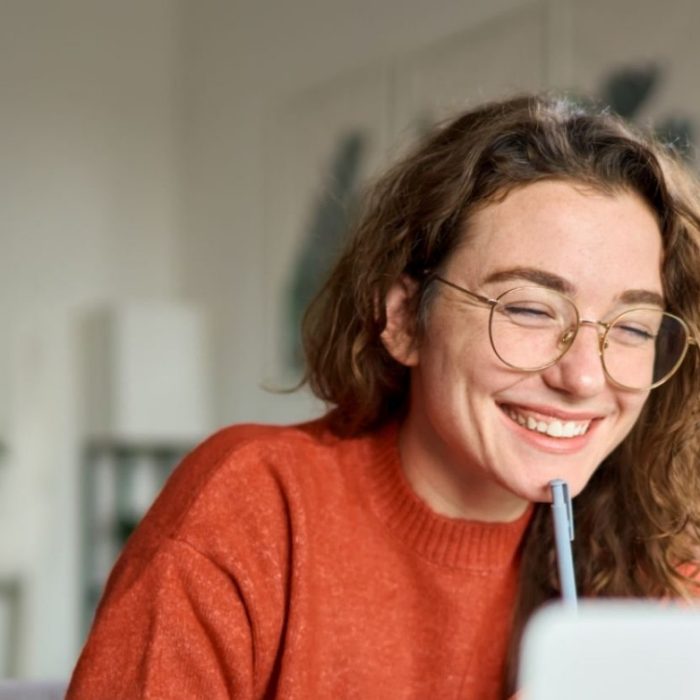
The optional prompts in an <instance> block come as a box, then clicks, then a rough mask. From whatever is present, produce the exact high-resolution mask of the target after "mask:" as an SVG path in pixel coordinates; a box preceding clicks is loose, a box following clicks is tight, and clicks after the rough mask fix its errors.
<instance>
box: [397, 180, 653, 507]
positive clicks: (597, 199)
mask: <svg viewBox="0 0 700 700" xmlns="http://www.w3.org/2000/svg"><path fill="white" fill-rule="evenodd" d="M661 260H662V241H661V235H660V232H659V228H658V224H657V222H656V219H655V217H654V215H653V213H652V212H651V210H650V209H649V208H648V206H647V205H646V204H645V203H644V202H643V201H642V200H641V199H640V198H639V197H638V196H637V195H635V194H632V193H627V192H623V193H618V194H615V195H607V194H602V193H600V192H596V191H594V190H591V189H586V188H585V187H583V186H581V185H578V184H573V183H567V182H554V181H549V182H541V183H536V184H532V185H527V186H525V187H522V188H519V189H516V190H514V191H513V192H511V193H510V194H509V195H508V196H507V197H506V198H505V199H504V200H503V201H502V202H499V203H495V204H491V205H489V206H487V207H485V208H483V209H482V210H480V211H479V212H477V213H476V214H475V215H474V216H473V218H472V220H471V221H470V222H469V224H468V226H467V230H466V234H465V242H464V244H463V245H462V246H460V248H458V249H457V250H456V251H455V253H454V254H453V255H452V257H451V258H450V260H449V261H448V262H447V264H446V265H445V267H444V269H443V270H442V271H441V274H442V275H443V276H444V277H446V278H447V279H449V280H450V281H453V282H455V283H456V284H459V285H461V286H463V287H466V288H467V289H470V290H471V291H474V292H477V293H480V294H483V295H486V296H489V297H492V298H493V297H496V296H498V295H499V294H501V293H502V292H504V291H506V290H507V289H511V288H513V287H517V286H521V285H529V284H532V282H531V281H529V280H523V279H517V278H513V279H507V280H499V281H497V282H486V280H487V278H488V277H490V276H491V275H492V273H494V272H496V271H501V270H509V269H513V268H522V267H527V268H533V269H537V270H542V271H544V272H546V273H549V274H552V275H556V276H558V277H560V278H562V279H563V280H565V281H566V283H567V285H568V286H569V287H570V288H571V289H570V294H569V295H570V296H571V298H572V299H573V300H574V302H575V303H576V305H577V306H578V308H579V312H580V314H581V317H582V318H585V319H593V320H605V319H608V318H611V317H612V316H613V315H615V314H616V313H618V312H620V311H622V310H623V309H624V308H627V306H626V305H625V304H624V303H623V302H622V301H621V298H620V297H621V296H622V295H623V294H624V293H625V292H629V291H630V290H644V291H649V292H656V293H658V294H662V284H661ZM437 291H438V293H437V295H436V296H435V298H434V299H433V301H432V304H431V307H430V309H429V313H428V319H427V328H426V333H425V337H424V339H423V340H422V342H421V343H420V344H418V345H416V344H410V343H400V342H395V339H394V340H392V337H394V336H395V335H396V333H393V331H392V329H397V328H398V329H400V328H401V327H402V326H401V317H400V314H399V313H398V312H397V311H396V310H397V309H400V308H401V302H402V299H403V298H405V295H406V294H407V293H408V289H407V287H406V286H405V285H401V284H397V285H396V286H395V287H394V288H393V289H392V291H391V293H390V295H389V298H388V302H387V313H388V319H389V323H388V329H387V331H386V332H385V337H384V341H385V344H386V345H387V348H388V349H389V351H390V352H391V353H392V354H393V355H394V357H395V358H396V359H397V360H399V361H400V362H402V363H403V364H405V365H407V366H409V367H410V368H411V402H410V408H409V412H408V416H407V418H406V420H405V422H404V424H403V426H402V429H401V433H400V447H401V456H402V460H403V467H404V470H405V473H406V476H407V478H408V479H409V481H410V482H411V484H412V485H413V488H414V489H415V490H416V492H417V493H418V494H419V495H420V496H421V497H422V498H423V499H424V500H425V501H426V502H427V503H428V504H429V505H430V506H431V507H432V508H433V509H434V510H436V511H438V512H440V513H443V514H445V515H448V516H451V517H466V518H471V519H478V520H487V521H507V520H513V519H514V518H516V517H517V516H518V515H519V514H520V513H522V512H523V511H524V509H525V507H526V505H527V502H529V501H546V500H549V496H548V491H547V484H548V482H549V481H550V480H551V479H554V478H557V477H560V478H563V479H565V480H566V481H567V482H568V483H569V486H570V488H571V492H572V494H574V495H575V494H577V493H579V492H580V491H581V490H582V489H583V488H584V486H585V484H586V482H587V481H588V479H589V478H590V476H591V475H592V474H593V472H594V471H595V469H596V468H597V467H598V465H599V464H600V463H601V461H602V460H603V459H604V458H605V457H606V456H607V455H608V454H609V453H610V452H611V451H612V450H613V449H614V448H615V447H616V446H617V445H618V444H619V443H620V442H621V441H622V439H623V438H624V437H625V436H626V435H627V434H628V432H629V431H630V429H631V428H632V426H633V424H634V422H635V421H636V419H637V417H638V416H639V413H640V411H641V409H642V407H643V405H644V402H645V401H646V398H647V396H648V392H631V391H625V390H622V389H619V388H618V387H616V386H614V385H612V384H611V383H610V382H609V381H608V380H607V379H606V377H605V374H604V373H603V368H602V366H601V362H600V357H599V354H598V342H597V330H596V329H595V328H592V327H590V326H585V327H583V328H582V329H581V330H580V332H579V334H578V336H577V338H576V340H575V342H574V344H573V346H572V348H571V349H570V350H569V352H568V353H567V354H566V355H565V356H564V358H562V359H561V360H560V361H559V363H557V364H556V365H554V366H552V367H550V368H548V369H546V370H542V371H540V372H535V373H527V372H520V371H517V370H513V369H511V368H509V367H507V366H505V365H504V364H503V363H502V362H501V361H500V360H499V359H498V358H497V357H496V355H495V353H494V352H493V349H492V347H491V344H490V341H489V338H488V315H489V312H488V309H487V308H485V307H483V306H478V305H475V304H473V303H471V302H470V301H469V300H468V299H467V298H466V297H465V296H464V295H462V294H460V293H459V292H458V291H456V290H452V289H450V288H449V287H445V286H444V285H440V289H439V290H437ZM392 333H393V335H392ZM503 407H508V408H512V409H514V410H516V411H519V412H524V413H537V414H541V415H543V416H547V415H552V416H555V417H559V418H562V419H566V418H571V419H574V420H578V419H587V418H588V417H590V418H592V419H593V420H592V423H591V427H590V429H589V430H588V432H587V433H586V435H585V436H583V437H581V438H576V439H575V440H569V441H568V444H566V445H564V443H565V442H566V439H563V438H562V439H557V438H553V437H547V436H541V435H537V434H535V433H529V431H527V430H526V429H525V428H523V427H522V426H519V425H517V423H516V422H515V421H513V420H512V418H511V417H509V415H507V413H506V412H505V411H504V410H503Z"/></svg>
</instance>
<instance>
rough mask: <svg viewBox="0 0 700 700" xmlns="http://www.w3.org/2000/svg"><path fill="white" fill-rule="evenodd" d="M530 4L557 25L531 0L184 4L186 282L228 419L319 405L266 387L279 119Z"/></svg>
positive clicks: (545, 6)
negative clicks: (333, 87) (295, 106)
mask: <svg viewBox="0 0 700 700" xmlns="http://www.w3.org/2000/svg"><path fill="white" fill-rule="evenodd" d="M563 2H564V4H566V2H567V0H563ZM559 4H561V2H559ZM530 5H534V6H536V7H538V8H542V12H543V21H545V22H546V21H548V14H549V13H550V9H549V8H550V3H548V2H534V3H533V2H525V1H524V0H497V1H493V0H479V1H478V2H463V1H461V0H454V1H452V0H449V1H447V0H442V1H441V2H438V3H436V2H434V0H410V1H407V0H381V2H377V1H376V0H356V1H355V0H354V1H353V2H348V1H347V0H325V1H324V2H318V0H300V1H298V2H294V3H276V4H275V5H274V7H273V6H272V5H271V4H269V3H261V2H253V1H251V2H224V1H222V0H204V1H203V2H197V3H185V4H184V6H183V10H184V12H183V26H184V27H185V28H186V31H185V33H184V44H183V56H184V61H183V62H184V65H185V67H186V70H185V74H184V75H185V80H184V88H185V93H184V94H185V105H186V120H185V125H184V127H185V133H186V138H185V153H184V169H183V173H184V178H185V186H184V190H183V192H184V199H183V202H184V203H185V207H184V210H183V215H184V218H183V227H182V228H181V231H182V233H183V237H182V241H181V244H182V245H181V251H182V257H181V264H182V275H181V279H182V281H183V284H184V289H185V290H186V291H187V293H188V294H189V295H192V296H194V297H196V298H198V299H201V300H203V301H204V302H205V303H206V304H207V305H208V306H209V307H210V308H211V309H212V312H213V313H214V314H215V317H216V318H217V319H218V323H217V324H216V325H217V338H216V340H217V342H216V348H217V355H216V357H215V358H214V359H215V363H216V364H215V366H216V371H217V381H216V384H217V386H219V387H220V392H219V393H218V395H217V397H216V400H217V408H218V416H219V419H220V421H221V422H229V421H234V420H266V421H286V420H292V419H297V418H301V417H303V416H306V415H309V414H310V413H311V412H313V411H314V410H318V407H315V406H314V404H313V403H312V402H310V401H308V400H306V399H305V398H304V397H303V395H302V396H300V395H293V396H280V395H274V394H270V393H269V392H265V391H263V390H262V389H261V388H260V383H261V382H262V381H263V379H264V378H265V374H266V372H265V368H264V357H265V355H266V353H265V352H264V351H261V349H262V348H264V345H265V342H266V337H267V334H266V329H265V324H266V323H272V322H273V321H272V319H270V318H269V316H266V315H265V314H263V315H261V308H260V304H261V300H263V299H265V296H266V283H267V282H268V280H266V279H264V277H263V271H264V270H265V264H264V254H265V250H266V247H265V246H266V242H265V235H266V231H265V225H266V224H265V217H266V211H265V202H264V192H265V188H266V173H265V167H264V161H265V156H266V146H267V145H266V141H265V138H266V134H265V127H266V124H267V122H268V121H269V119H270V117H271V115H272V114H273V113H274V112H275V110H279V109H280V108H281V106H282V105H284V103H285V101H286V100H289V99H294V96H296V95H298V94H299V93H300V92H303V91H304V90H312V89H313V88H314V87H315V86H318V85H326V84H329V83H330V84H332V83H333V82H334V81H336V80H343V79H344V78H346V77H347V76H348V74H352V73H353V72H355V71H357V70H358V69H361V68H363V67H368V68H370V69H371V67H372V66H378V65H381V64H386V63H387V62H391V61H392V60H394V59H396V58H398V57H402V56H405V55H406V54H410V53H411V52H415V51H416V50H420V49H421V48H425V47H430V46H431V45H433V44H435V43H438V42H439V41H440V40H441V39H444V38H449V37H450V36H452V35H454V34H455V32H459V31H464V30H467V29H469V28H470V27H479V26H483V25H488V22H489V21H490V20H494V18H496V19H497V18H499V17H500V16H502V15H504V14H508V12H509V11H510V10H513V9H514V8H516V9H517V8H519V7H521V6H530ZM543 50H544V47H543ZM511 58H512V57H511ZM273 245H274V243H273Z"/></svg>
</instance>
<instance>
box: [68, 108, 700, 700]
mask: <svg viewBox="0 0 700 700" xmlns="http://www.w3.org/2000/svg"><path fill="white" fill-rule="evenodd" d="M697 202H698V197H697V189H696V184H695V182H694V181H693V180H692V179H691V177H690V176H689V175H688V174H687V172H686V171H685V170H684V169H683V168H682V167H681V165H680V164H679V163H678V161H677V160H676V158H675V157H674V156H673V155H672V154H671V153H670V152H667V151H666V150H665V149H664V148H663V147H661V146H660V145H658V144H657V143H655V142H654V141H653V140H651V139H649V138H647V137H644V136H642V135H640V134H637V133H636V132H635V131H634V130H632V129H631V128H630V127H629V126H626V125H625V124H623V123H622V122H621V121H620V120H618V119H617V118H615V117H613V116H610V115H609V114H596V113H592V112H591V113H588V112H586V111H584V110H582V109H579V108H576V107H573V106H571V105H569V104H567V103H565V102H562V101H558V100H556V99H550V98H547V97H523V98H518V99H512V100H508V101H504V102H498V103H492V104H486V105H484V106H482V107H479V108H477V109H475V110H473V111H470V112H467V113H466V114H464V115H462V116H460V117H458V118H457V119H456V120H454V121H453V122H452V123H450V124H448V125H447V126H445V127H444V128H442V129H440V130H438V131H437V132H436V133H435V134H433V135H431V136H430V137H429V138H428V139H427V140H426V141H425V142H424V143H422V144H421V145H420V146H419V147H418V148H417V150H416V151H415V152H414V153H413V154H411V155H410V156H409V157H408V158H406V159H405V160H404V161H403V162H401V163H399V164H398V165H397V166H395V167H394V168H393V169H392V170H391V171H389V172H388V173H387V174H386V175H385V176H384V177H383V178H382V179H381V180H380V181H379V182H378V183H377V184H376V186H375V187H374V189H373V191H372V192H371V195H370V197H369V199H368V202H367V207H366V210H365V213H364V216H363V218H362V219H361V221H360V223H359V225H358V227H357V230H356V231H355V233H354V236H353V237H352V239H351V240H350V242H349V244H348V246H347V249H346V250H345V252H344V254H343V255H342V257H341V258H340V260H339V262H338V263H337V265H336V267H335V269H334V271H333V272H332V274H331V276H330V279H329V281H328V283H327V284H326V286H325V288H324V289H323V290H322V291H321V293H320V294H319V296H318V297H317V298H316V300H315V301H314V303H313V304H312V306H311V308H310V309H309V311H308V313H307V316H306V319H305V326H304V338H305V349H306V356H307V362H308V370H307V380H308V382H309V383H310V385H311V387H312V389H313V390H314V391H315V392H316V394H317V395H318V396H320V397H321V398H323V399H325V400H326V401H327V402H328V403H329V405H330V407H331V409H332V410H331V411H330V412H329V414H328V415H327V416H326V417H325V418H323V419H321V420H319V421H316V422H313V423H309V424H305V425H301V426H293V427H287V428H278V427H264V426H239V427H234V428H230V429H227V430H224V431H222V432H221V433H219V434H217V435H215V436H214V437H213V438H211V439H210V440H208V441H207V442H206V443H204V445H202V446H201V447H200V448H198V449H197V450H196V451H195V452H194V453H193V454H192V455H190V456H189V457H188V458H187V459H186V460H185V462H184V463H183V465H182V466H181V467H180V468H179V469H178V470H177V471H176V473H175V474H174V475H173V477H172V478H171V480H170V481H169V483H168V485H167V486H166V488H165V489H164V491H163V493H162V494H161V496H160V497H159V499H158V500H157V501H156V503H155V505H154V506H153V508H152V509H151V511H150V512H149V514H148V515H147V516H146V518H145V519H144V521H143V523H142V524H141V526H140V527H139V529H138V531H137V533H136V534H135V535H134V536H133V537H132V539H131V540H130V541H129V543H128V545H127V547H126V548H125V551H124V553H123V555H122V557H121V558H120V560H119V562H118V564H117V566H116V567H115V570H114V572H113V574H112V576H111V578H110V580H109V583H108V585H107V589H106V591H105V596H104V599H103V601H102V603H101V605H100V608H99V611H98V614H97V617H96V621H95V624H94V627H93V630H92V632H91V635H90V638H89V639H88V642H87V645H86V647H85V649H84V651H83V654H82V656H81V659H80V661H79V663H78V666H77V669H76V671H75V674H74V678H73V681H72V685H71V689H70V691H69V694H68V697H69V698H88V697H89V698H102V697H105V698H106V697H109V698H119V697H124V698H127V697H128V698H134V697H158V698H165V697H206V698H226V697H235V698H272V697H280V698H331V697H332V698H341V697H342V698H345V697H348V698H352V697H357V698H428V697H430V698H432V697H436V698H437V697H439V698H450V697H454V698H458V697H460V698H465V697H467V698H482V699H486V700H488V699H490V698H494V699H495V698H501V697H507V696H508V695H510V694H511V693H512V692H513V691H514V690H515V687H514V685H515V684H514V678H515V666H516V661H517V647H518V640H519V638H520V634H521V632H522V628H523V625H524V623H525V621H526V620H527V618H528V617H529V615H530V614H531V613H532V611H533V610H534V609H535V608H536V607H537V606H538V605H540V604H541V603H542V602H543V601H545V600H547V599H550V598H555V597H557V596H558V595H559V584H558V580H557V576H556V567H555V562H554V552H553V537H552V533H551V526H550V515H549V507H548V501H549V499H550V497H549V493H548V484H549V482H550V481H551V480H552V479H555V478H562V479H564V480H566V481H567V483H568V484H569V488H570V490H571V493H572V495H574V496H576V499H575V516H576V532H577V537H576V540H575V543H574V545H575V549H574V558H575V562H576V578H577V584H578V588H579V591H580V592H581V593H582V594H583V595H590V596H607V595H616V596H659V597H662V596H664V597H665V596H686V597H687V596H689V595H691V594H692V592H693V591H692V584H691V579H690V578H688V575H689V574H692V573H694V565H695V561H696V557H695V555H696V546H697V543H698V537H699V534H700V533H699V530H700V514H699V513H698V507H699V506H700V482H699V480H698V476H697V469H696V459H695V457H696V454H695V444H696V435H695V427H696V422H697V413H698V401H699V397H700V374H699V373H698V362H699V359H698V354H697V348H696V347H694V343H695V340H694V339H695V334H696V329H697V328H698V327H699V326H700V233H699V231H700V214H699V212H698V208H697Z"/></svg>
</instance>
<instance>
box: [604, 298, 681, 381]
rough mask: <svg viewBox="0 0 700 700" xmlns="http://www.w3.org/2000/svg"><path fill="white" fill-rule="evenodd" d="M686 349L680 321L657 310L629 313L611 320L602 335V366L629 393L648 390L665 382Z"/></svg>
mask: <svg viewBox="0 0 700 700" xmlns="http://www.w3.org/2000/svg"><path fill="white" fill-rule="evenodd" d="M687 347H688V329H687V328H686V326H685V324H684V323H683V321H681V320H680V319H679V318H676V317H675V316H672V315H671V314H667V313H664V312H663V311H661V310H659V309H632V310H631V311H626V312H625V313H624V314H622V315H621V316H618V318H617V319H615V321H614V323H613V324H612V325H611V326H610V328H609V329H608V332H607V333H606V335H605V342H604V345H603V365H604V366H605V369H606V371H607V373H608V374H609V375H610V377H611V378H612V379H613V380H614V381H615V382H617V383H618V384H621V385H622V386H625V387H628V388H630V389H649V388H650V387H652V386H654V385H657V384H660V383H661V382H664V381H665V380H666V379H668V378H669V377H670V376H671V375H672V374H673V373H674V372H675V371H676V369H677V368H678V366H679V364H680V362H681V360H682V359H683V357H684V356H685V353H686V350H687Z"/></svg>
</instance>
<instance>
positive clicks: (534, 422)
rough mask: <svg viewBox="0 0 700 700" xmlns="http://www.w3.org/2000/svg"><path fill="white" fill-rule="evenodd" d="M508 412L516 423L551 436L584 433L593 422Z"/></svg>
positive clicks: (510, 410) (563, 436)
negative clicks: (549, 419) (548, 419)
mask: <svg viewBox="0 0 700 700" xmlns="http://www.w3.org/2000/svg"><path fill="white" fill-rule="evenodd" d="M507 413H508V415H509V416H510V418H512V419H513V420H514V421H515V422H516V423H518V424H519V425H522V426H523V427H524V428H527V429H528V430H534V431H536V432H538V433H544V434H546V435H549V436H550V437H557V438H571V437H578V436H579V435H583V434H584V433H585V432H586V431H587V430H588V426H589V425H590V424H591V422H590V421H589V420H587V421H561V420H559V419H558V418H554V419H552V420H551V421H546V420H541V419H537V418H535V417H534V416H524V415H523V414H522V413H518V412H516V411H514V410H513V409H512V408H509V409H507Z"/></svg>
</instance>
